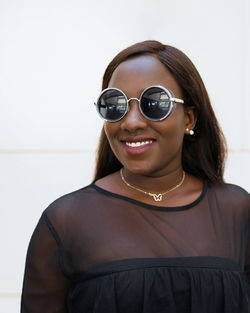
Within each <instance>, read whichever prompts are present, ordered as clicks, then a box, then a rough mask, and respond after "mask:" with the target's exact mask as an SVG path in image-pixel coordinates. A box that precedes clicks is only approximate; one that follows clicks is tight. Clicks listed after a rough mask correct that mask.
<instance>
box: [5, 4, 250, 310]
mask: <svg viewBox="0 0 250 313" xmlns="http://www.w3.org/2000/svg"><path fill="white" fill-rule="evenodd" d="M249 21H250V3H249V0H221V1H220V0H209V1H208V0H207V1H202V0H189V1H186V0H175V1H173V0H171V1H170V0H144V1H143V0H126V1H121V0H116V1H115V0H108V1H101V0H100V1H97V0H92V1H84V0H82V1H80V0H67V1H66V0H41V1H39V0H33V1H32V0H30V1H28V0H23V1H18V0H0V108H1V110H0V223H1V225H0V232H1V233H0V247H1V250H0V251H1V258H0V260H1V261H0V262H1V266H0V311H1V312H6V313H12V312H13V313H14V312H18V311H19V301H20V293H21V288H22V279H23V270H24V262H25V255H26V250H27V245H28V242H29V239H30V236H31V233H32V231H33V229H34V227H35V225H36V223H37V220H38V218H39V217H40V215H41V213H42V211H43V210H44V209H45V208H46V207H47V205H48V204H49V203H51V202H52V201H53V200H54V199H56V198H57V197H59V196H61V195H63V194H64V193H67V192H70V191H72V190H75V189H78V188H81V187H82V186H84V185H86V184H88V183H90V182H91V180H92V177H93V168H94V161H95V148H96V146H97V140H98V136H99V132H100V129H101V126H102V121H101V120H100V119H99V118H98V116H97V114H96V111H95V109H94V106H93V102H94V101H95V100H96V97H97V96H98V94H99V92H100V88H101V78H102V75H103V72H104V70H105V68H106V66H107V64H108V63H109V61H110V60H111V59H112V58H113V57H114V56H115V54H116V53H118V52H119V51H120V50H121V49H123V48H125V47H127V46H128V45H130V44H133V43H135V42H138V41H141V40H146V39H156V40H159V41H162V42H163V43H165V44H170V45H174V46H176V47H177V48H179V49H181V50H183V51H184V52H185V53H186V54H187V55H188V56H189V57H190V58H191V60H192V61H193V62H194V64H195V65H196V67H197V69H198V71H199V72H200V74H201V76H202V78H203V79H204V82H205V85H206V87H207V89H208V92H209V94H210V97H211V100H212V103H213V106H214V109H215V112H216V114H217V116H218V119H219V122H220V123H221V126H222V128H223V130H224V133H225V135H226V138H227V141H228V145H229V149H230V150H229V158H228V163H227V168H226V175H225V177H226V180H227V181H228V182H232V183H236V184H239V185H241V186H242V187H244V188H245V189H247V190H248V191H250V181H249V179H248V177H249V169H250V165H249V160H250V141H249V135H250V128H249V117H250V107H249V99H250V88H249V86H250V34H249V32H250V23H249Z"/></svg>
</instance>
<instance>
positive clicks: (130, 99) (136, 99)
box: [128, 98, 140, 103]
mask: <svg viewBox="0 0 250 313" xmlns="http://www.w3.org/2000/svg"><path fill="white" fill-rule="evenodd" d="M132 100H135V101H137V102H140V100H139V99H138V98H129V99H128V103H129V102H130V101H132Z"/></svg>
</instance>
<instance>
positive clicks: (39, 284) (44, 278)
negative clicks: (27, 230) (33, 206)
mask: <svg viewBox="0 0 250 313" xmlns="http://www.w3.org/2000/svg"><path fill="white" fill-rule="evenodd" d="M52 227H53V226H52V225H51V224H50V222H49V220H48V218H47V216H46V214H45V213H44V214H43V215H42V217H41V219H40V220H39V223H38V225H37V227H36V229H35V231H34V233H33V235H32V238H31V241H30V244H29V248H28V252H27V258H26V266H25V273H24V281H23V291H22V300H21V313H44V312H46V313H66V312H67V294H68V292H69V288H70V280H69V278H67V276H66V275H64V273H63V272H62V268H61V266H60V260H61V259H62V255H61V254H60V253H61V251H62V244H61V242H60V239H59V237H58V235H57V234H56V232H55V231H53V229H52Z"/></svg>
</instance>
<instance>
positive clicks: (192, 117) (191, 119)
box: [185, 107, 197, 133]
mask: <svg viewBox="0 0 250 313" xmlns="http://www.w3.org/2000/svg"><path fill="white" fill-rule="evenodd" d="M196 120H197V114H196V110H195V107H186V108H185V133H187V131H186V129H189V131H190V130H193V129H194V127H195V124H196Z"/></svg>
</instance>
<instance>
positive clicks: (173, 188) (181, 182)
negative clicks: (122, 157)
mask: <svg viewBox="0 0 250 313" xmlns="http://www.w3.org/2000/svg"><path fill="white" fill-rule="evenodd" d="M120 174H121V178H122V181H123V182H124V183H125V184H126V185H127V186H128V187H130V188H133V189H135V190H137V191H140V192H143V193H144V194H145V195H148V196H151V197H153V198H154V200H155V201H161V200H162V196H163V195H165V194H167V193H169V192H170V191H173V190H175V189H177V188H178V187H180V186H181V185H182V184H183V182H184V179H185V176H186V175H185V172H184V171H183V174H182V179H181V181H180V182H179V183H178V184H177V185H176V186H174V187H172V188H171V189H169V190H167V191H164V192H162V193H158V194H157V193H152V192H148V191H145V190H142V189H140V188H137V187H135V186H133V185H130V184H129V183H128V182H127V181H126V180H125V178H124V176H123V173H122V168H121V169H120Z"/></svg>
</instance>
